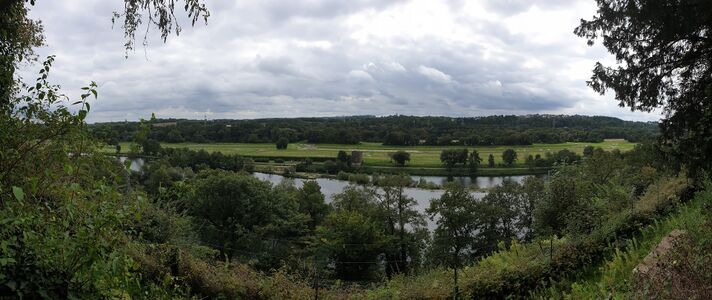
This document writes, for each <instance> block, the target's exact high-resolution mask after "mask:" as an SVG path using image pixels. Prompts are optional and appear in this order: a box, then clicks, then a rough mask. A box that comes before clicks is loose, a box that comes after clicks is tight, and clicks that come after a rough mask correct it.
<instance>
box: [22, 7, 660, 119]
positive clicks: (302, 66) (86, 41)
mask: <svg viewBox="0 0 712 300" xmlns="http://www.w3.org/2000/svg"><path fill="white" fill-rule="evenodd" d="M584 1H585V0H584ZM564 2H565V1H555V0H551V1H536V2H535V3H534V4H531V3H530V2H524V1H504V2H501V3H500V2H496V1H489V2H487V5H486V6H487V7H488V8H489V9H491V10H492V11H493V12H496V13H499V14H503V15H505V14H506V15H511V14H514V13H516V12H520V11H523V10H526V9H527V8H528V7H529V5H530V4H531V5H540V6H542V7H544V6H545V7H562V6H565V5H566V4H565V3H564ZM72 3H73V2H64V1H62V2H59V1H49V2H41V3H38V4H37V7H36V8H35V9H34V11H33V13H32V14H33V15H34V16H37V17H38V18H40V19H42V20H43V22H44V23H45V25H46V28H47V31H46V36H47V42H48V47H45V48H43V49H41V52H42V53H43V54H57V55H58V58H57V63H55V68H54V69H53V73H52V79H53V80H56V81H57V82H59V83H61V84H62V85H63V86H64V87H65V88H66V89H67V91H68V92H69V94H70V95H74V96H76V95H77V94H78V93H77V90H78V88H79V87H81V86H83V85H85V84H86V83H87V82H89V81H90V80H96V81H97V82H98V83H99V84H100V89H99V92H100V99H99V101H98V102H97V103H96V104H95V105H93V107H94V111H93V112H92V114H90V119H91V120H94V121H108V120H123V119H138V118H139V117H144V118H145V117H148V116H150V113H151V112H156V113H157V114H158V116H159V117H190V118H202V117H203V116H208V117H210V118H258V117H280V116H281V117H294V116H329V115H353V114H375V115H388V114H395V113H400V114H415V115H451V116H467V115H484V114H492V113H539V112H546V113H548V112H554V113H556V112H569V113H583V114H585V113H590V111H577V109H580V108H579V107H581V106H582V105H583V104H586V105H589V106H590V105H591V104H590V103H593V102H592V101H595V100H592V99H599V100H600V101H609V100H602V99H600V98H592V97H595V96H591V95H590V94H589V93H588V92H590V91H589V90H588V88H587V87H586V86H585V83H584V80H585V78H584V79H577V78H574V79H572V78H567V77H562V76H561V75H559V73H560V72H561V70H562V69H566V68H568V67H569V66H570V65H575V64H580V63H581V62H582V61H584V62H588V61H591V57H602V56H603V55H604V54H605V51H602V50H600V49H593V48H584V49H585V50H583V51H581V48H582V47H580V46H576V45H572V43H571V39H570V38H571V37H570V36H568V35H567V36H566V37H562V38H561V39H560V40H555V41H553V42H550V43H546V44H541V43H538V41H536V40H532V39H530V38H529V37H527V36H526V35H521V34H513V33H510V32H509V31H508V30H507V29H506V28H504V27H503V26H502V24H501V23H498V22H497V21H496V20H484V19H477V18H464V17H463V16H461V15H458V14H459V12H458V10H457V9H454V8H453V9H452V14H453V15H452V16H451V17H452V20H456V21H457V22H458V26H460V27H461V28H463V29H466V30H470V31H472V32H473V35H474V37H476V38H473V39H472V40H464V41H460V40H453V39H450V38H448V37H447V35H446V33H447V32H444V35H443V36H439V35H434V36H426V37H420V38H417V39H416V38H412V37H408V36H402V35H394V36H393V37H390V38H388V39H379V38H374V39H369V40H366V41H363V40H357V39H354V38H352V36H351V34H352V32H351V31H350V30H352V29H353V28H351V27H350V25H348V24H345V23H344V20H346V19H348V18H349V17H351V16H353V15H357V14H370V13H374V12H378V11H382V10H386V9H391V10H393V11H395V12H398V11H400V10H401V9H402V7H401V5H407V4H409V2H408V1H405V0H403V1H385V2H382V1H370V0H364V1H347V2H344V1H335V0H310V1H277V0H272V1H254V2H252V1H250V2H227V1H226V2H222V1H221V2H218V3H215V4H214V5H211V9H212V10H213V11H212V17H211V19H210V21H209V24H208V26H207V27H204V26H202V25H199V26H196V28H189V26H188V27H185V26H184V31H183V33H182V34H181V36H180V37H171V38H169V40H168V42H167V43H165V44H163V43H162V42H160V41H159V40H156V39H155V37H154V38H152V39H151V41H150V42H151V43H150V45H149V47H148V48H147V49H145V50H144V49H143V48H141V47H139V48H138V49H137V50H136V51H135V52H134V53H132V54H131V55H130V57H129V58H128V59H125V58H124V50H123V48H122V44H123V37H122V32H121V30H120V28H114V29H113V30H112V29H111V24H110V15H111V12H112V11H114V10H116V9H117V7H114V6H111V4H110V3H109V2H105V1H98V0H95V1H93V2H92V1H90V2H89V3H88V4H84V5H83V6H82V8H83V9H86V11H84V10H80V9H78V7H74V5H72ZM112 3H113V2H112ZM113 4H115V3H113ZM453 5H457V3H456V2H453ZM118 9H120V7H119V8H118ZM383 30H386V31H387V30H388V28H383ZM580 42H581V43H580V45H583V47H585V41H580ZM489 48H496V49H498V51H496V52H493V53H494V54H492V55H490V56H489V57H488V56H487V55H485V54H486V53H488V51H490V49H489ZM530 59H536V60H537V61H540V62H541V64H542V65H543V66H544V67H540V68H533V69H532V68H529V67H527V66H526V64H525V63H526V62H527V61H528V60H530ZM591 62H592V61H591ZM586 68H589V65H586ZM31 70H32V68H28V70H27V71H26V72H30V71H31ZM28 74H29V73H28ZM29 78H33V77H31V76H30V77H29ZM611 106H615V103H611ZM611 111H613V110H611ZM621 115H623V113H622V114H621ZM626 116H628V115H626ZM643 118H646V117H643Z"/></svg>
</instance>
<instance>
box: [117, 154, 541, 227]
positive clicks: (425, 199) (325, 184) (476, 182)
mask: <svg viewBox="0 0 712 300" xmlns="http://www.w3.org/2000/svg"><path fill="white" fill-rule="evenodd" d="M119 160H120V161H121V162H122V163H123V162H124V161H125V160H127V158H126V157H119ZM144 163H145V161H144V160H143V159H141V158H135V159H131V166H130V168H131V170H132V171H136V172H140V171H141V168H142V167H143V165H144ZM253 176H255V177H257V178H258V179H260V180H265V181H269V182H270V183H272V184H279V183H280V182H282V180H284V179H285V177H284V176H281V175H275V174H267V173H260V172H255V173H253ZM526 177H527V175H524V176H493V177H489V176H487V177H475V178H470V177H450V178H448V177H445V176H412V178H413V180H414V181H419V180H421V179H423V180H425V181H427V182H430V183H435V184H437V185H440V186H442V185H443V184H445V183H446V182H448V181H457V182H460V183H461V184H462V185H463V186H465V187H468V188H476V189H477V188H479V189H487V188H491V187H494V186H496V185H499V184H501V183H502V182H503V181H504V180H507V179H509V180H514V181H517V182H522V181H523V180H524V178H526ZM289 179H290V180H293V181H294V185H295V186H296V187H301V186H302V184H303V183H304V181H305V180H306V179H301V178H289ZM313 180H315V181H316V182H317V183H318V184H319V186H320V187H321V192H322V194H324V198H325V200H326V202H327V203H331V201H332V199H333V198H334V195H335V194H338V193H341V192H342V191H343V190H344V188H345V187H347V186H348V185H349V184H351V183H350V182H348V181H345V180H338V179H330V178H316V179H313ZM404 192H405V194H406V195H407V196H408V197H412V198H413V199H415V201H416V202H417V203H418V204H417V208H416V209H417V210H418V211H419V212H421V213H425V209H426V208H428V207H429V206H430V200H431V199H433V198H439V197H440V195H442V194H443V190H427V189H419V188H406V189H405V190H404ZM472 195H473V196H474V198H475V199H481V198H482V197H484V195H485V193H483V192H472ZM427 221H428V228H430V229H431V230H432V229H434V228H435V223H434V222H433V221H431V220H430V219H428V220H427Z"/></svg>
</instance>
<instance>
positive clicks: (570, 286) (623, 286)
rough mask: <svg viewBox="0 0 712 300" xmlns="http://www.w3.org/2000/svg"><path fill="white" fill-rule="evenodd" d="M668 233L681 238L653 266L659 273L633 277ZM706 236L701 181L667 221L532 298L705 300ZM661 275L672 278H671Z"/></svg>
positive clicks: (708, 226)
mask: <svg viewBox="0 0 712 300" xmlns="http://www.w3.org/2000/svg"><path fill="white" fill-rule="evenodd" d="M674 230H683V231H684V239H682V240H681V241H680V243H675V244H673V246H674V248H673V251H671V252H672V253H669V254H668V255H667V256H664V257H662V258H661V259H660V260H659V261H658V263H657V264H656V265H654V266H653V267H654V268H661V269H663V271H665V274H654V275H655V276H644V275H642V274H639V271H638V270H636V268H637V267H638V266H639V265H640V264H641V263H642V262H643V259H644V258H645V257H646V256H647V255H649V253H650V252H651V251H652V250H653V249H655V247H656V246H657V245H658V243H659V242H660V241H661V240H663V238H665V237H666V236H668V235H669V234H670V233H671V232H672V231H674ZM710 233H712V186H711V185H710V184H709V183H707V185H706V186H705V188H704V189H703V190H702V191H700V192H698V193H697V194H696V195H695V197H694V198H693V199H692V201H691V202H690V203H687V204H684V205H682V206H681V207H680V208H679V209H678V210H677V211H676V212H674V213H673V214H671V215H670V216H669V217H667V218H664V219H660V220H656V221H655V222H653V223H652V224H649V225H647V226H645V227H644V229H643V230H642V232H641V234H640V235H638V236H637V237H635V238H633V239H631V240H630V243H629V244H628V245H627V246H626V247H625V248H616V249H615V254H614V255H613V257H611V258H610V259H607V260H606V261H605V262H603V263H602V264H600V265H599V266H598V267H596V268H595V269H594V268H592V269H594V270H592V272H591V273H590V274H587V276H585V277H582V278H581V279H579V280H576V281H573V282H571V281H563V282H561V283H560V284H559V285H557V286H553V287H552V288H550V289H546V290H542V291H539V293H537V294H535V296H536V297H537V298H545V299H551V298H565V299H602V298H607V299H631V298H643V299H645V298H666V299H670V298H680V299H707V298H709V297H710V296H712V290H711V289H710V287H709V284H710V283H711V282H712V272H711V271H712V267H710V266H711V265H710V263H711V262H712V255H710V253H712V241H711V240H710ZM661 275H662V276H661ZM667 276H675V277H677V278H676V279H675V280H673V279H672V278H669V277H667ZM675 283H684V284H685V286H680V285H675Z"/></svg>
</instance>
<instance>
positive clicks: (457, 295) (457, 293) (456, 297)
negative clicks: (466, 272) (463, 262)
mask: <svg viewBox="0 0 712 300" xmlns="http://www.w3.org/2000/svg"><path fill="white" fill-rule="evenodd" d="M459 294H460V291H459V288H458V286H457V267H455V292H454V293H453V295H452V299H454V300H457V299H460V296H459Z"/></svg>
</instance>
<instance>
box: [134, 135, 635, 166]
mask: <svg viewBox="0 0 712 300" xmlns="http://www.w3.org/2000/svg"><path fill="white" fill-rule="evenodd" d="M588 145H591V146H594V147H601V148H603V149H605V150H613V149H620V150H621V151H627V150H630V149H632V148H633V147H634V146H635V144H634V143H630V142H627V141H624V140H607V141H604V142H602V143H561V144H534V145H530V146H481V147H468V148H469V149H473V148H474V149H476V150H477V151H478V152H479V153H480V157H482V159H483V160H484V162H483V163H486V160H487V156H488V155H489V154H493V155H494V157H495V161H496V162H497V163H500V162H501V161H502V152H503V151H504V150H505V149H509V148H512V149H514V150H515V151H517V154H518V157H519V162H520V163H521V162H523V161H524V158H525V157H526V156H527V155H529V154H531V155H536V154H540V155H542V156H543V155H544V153H546V152H557V151H559V150H562V149H569V150H571V151H574V152H576V153H579V154H581V153H582V152H583V148H584V147H586V146H588ZM162 146H163V147H172V148H189V149H193V150H200V149H203V150H206V151H209V152H214V151H219V152H222V153H224V154H240V155H244V156H272V157H277V156H278V157H294V158H303V157H336V154H337V153H338V152H339V150H345V151H352V150H359V151H363V154H364V164H365V165H371V166H390V165H391V162H390V158H389V153H391V152H394V151H398V150H404V151H407V152H409V153H410V155H411V161H410V163H409V164H408V165H409V166H413V167H440V166H441V164H440V151H442V150H443V149H462V148H464V147H463V146H404V147H397V146H383V145H381V144H379V143H361V144H359V145H339V144H306V143H293V144H289V146H288V147H287V149H286V150H277V149H276V148H275V145H274V144H245V143H212V144H197V143H177V144H171V143H163V144H162ZM121 147H122V150H124V151H126V150H128V149H129V145H128V143H122V145H121Z"/></svg>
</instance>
